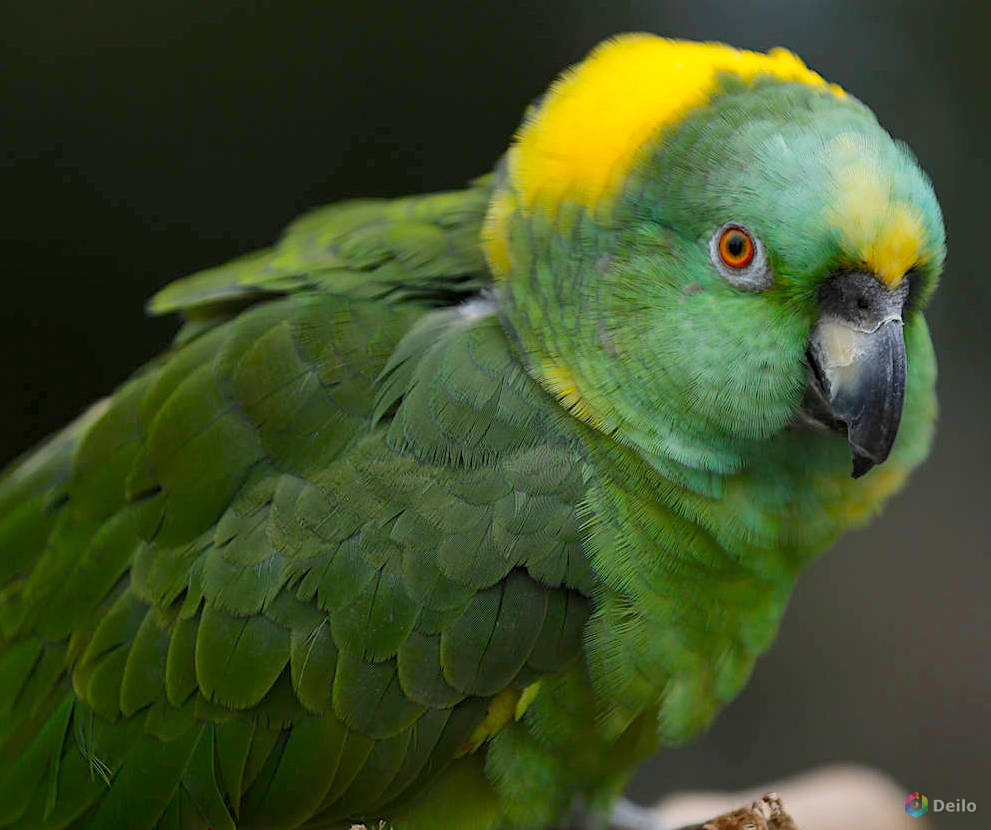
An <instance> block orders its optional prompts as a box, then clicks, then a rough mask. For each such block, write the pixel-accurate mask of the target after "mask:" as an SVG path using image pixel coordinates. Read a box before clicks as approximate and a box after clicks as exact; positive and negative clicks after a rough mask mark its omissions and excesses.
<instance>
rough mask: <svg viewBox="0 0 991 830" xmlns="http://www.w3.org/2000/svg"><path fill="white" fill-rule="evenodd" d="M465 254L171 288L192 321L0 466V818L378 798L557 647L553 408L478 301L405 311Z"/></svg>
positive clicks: (572, 615) (537, 672)
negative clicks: (44, 438)
mask: <svg viewBox="0 0 991 830" xmlns="http://www.w3.org/2000/svg"><path fill="white" fill-rule="evenodd" d="M467 194H468V196H466V202H467V203H468V204H473V203H474V202H473V200H474V199H475V198H476V197H475V196H474V195H473V191H467ZM437 198H438V199H447V200H449V201H450V200H451V197H450V196H444V197H437ZM403 203H404V202H403V200H400V202H399V204H403ZM338 210H339V211H340V213H339V214H336V215H337V216H338V219H340V218H341V217H342V216H343V215H345V214H346V213H347V212H348V211H359V212H360V210H363V208H362V209H359V208H357V207H356V206H353V205H352V206H351V207H349V208H348V207H344V208H340V209H338ZM376 210H377V211H378V212H379V213H380V214H382V213H383V212H384V213H386V214H390V213H391V212H392V211H393V210H398V208H394V207H389V205H388V204H387V203H378V204H377V207H376ZM465 210H466V211H468V212H470V210H469V208H468V207H466V208H465ZM471 210H474V208H471ZM334 211H335V209H333V208H328V209H327V212H326V213H323V214H321V213H317V214H314V215H312V216H311V218H310V219H305V220H301V222H300V223H299V224H298V225H297V226H295V227H296V228H297V230H296V231H292V230H291V231H290V232H289V233H288V234H287V236H286V238H285V240H284V243H283V244H287V243H288V241H289V240H292V239H294V238H295V239H296V243H294V244H298V245H299V246H300V249H303V248H306V245H305V244H304V243H303V239H304V238H305V237H306V235H307V233H309V232H306V233H304V231H305V229H306V228H307V227H309V228H310V229H311V231H312V232H313V235H314V237H313V238H316V236H318V235H319V234H318V233H317V231H316V228H317V227H318V226H319V225H321V223H322V222H323V221H324V219H327V217H330V216H332V215H334ZM320 216H323V217H324V219H319V218H318V217H320ZM336 221H337V220H336V219H335V222H336ZM342 221H343V220H342ZM331 224H333V223H331ZM359 224H360V223H359ZM373 224H374V223H373ZM385 224H386V225H388V223H387V222H386V223H385ZM366 230H368V233H370V234H371V233H373V231H372V230H370V229H368V228H367V227H366ZM379 232H382V233H384V232H385V231H384V230H383V228H382V227H378V230H376V231H374V233H379ZM475 232H476V233H477V226H476V229H475ZM334 234H336V236H335V238H336V239H338V242H337V243H336V244H337V245H338V247H344V248H346V247H347V246H348V245H349V244H351V243H350V242H349V241H348V240H349V237H348V235H347V234H346V233H344V234H341V233H338V232H337V231H335V232H334ZM311 245H312V250H313V251H316V250H318V249H320V245H319V243H317V242H312V243H311ZM413 247H415V246H413ZM454 247H455V248H457V247H458V246H454ZM472 247H477V244H476V243H475V242H473V243H472ZM275 250H276V251H279V250H280V249H279V248H276V249H275ZM274 256H275V255H274V254H273V257H274ZM334 256H336V254H335V255H334ZM304 259H306V258H305V257H303V256H301V257H300V259H299V261H300V262H302V261H303V260H304ZM470 260H471V256H469V254H468V253H465V252H460V253H459V252H458V251H453V252H452V251H450V250H445V251H440V249H431V250H430V252H429V253H424V255H423V259H422V261H421V260H417V259H415V257H412V254H410V253H409V251H407V253H406V254H404V255H403V256H402V257H400V256H398V255H393V256H391V258H388V257H387V258H384V259H383V260H382V261H381V262H380V264H379V266H378V268H379V269H380V270H379V271H377V270H375V269H372V270H370V271H367V272H360V273H364V274H365V281H364V282H363V281H362V280H361V279H359V278H358V277H357V276H355V275H356V274H358V273H359V272H358V271H357V270H353V271H347V273H348V274H350V275H351V277H350V279H351V281H350V282H347V281H342V282H340V283H334V282H333V281H332V280H331V278H330V277H329V276H327V274H326V273H322V272H318V270H305V269H304V268H302V267H301V268H298V269H297V276H296V277H289V276H286V275H284V277H281V278H280V280H282V281H280V282H279V283H278V284H279V286H280V287H279V288H275V287H274V285H275V284H276V283H275V282H273V281H269V280H266V279H261V278H259V279H255V278H249V277H248V276H246V273H245V272H243V271H241V270H240V266H230V271H229V272H228V273H226V275H225V276H223V278H221V274H222V270H223V269H221V271H215V272H213V274H212V275H210V274H205V275H200V276H197V277H193V278H190V279H188V280H185V281H181V282H179V283H176V284H175V285H173V286H170V287H169V288H167V289H166V290H165V291H164V292H163V293H162V294H160V295H158V297H157V298H156V299H155V300H154V301H153V303H152V307H153V309H154V310H156V311H164V310H169V309H184V310H186V311H187V313H190V312H195V311H196V309H210V312H209V314H208V315H207V316H205V317H203V318H202V319H203V320H207V321H208V322H209V325H207V326H206V327H204V328H203V329H202V330H201V331H199V332H197V336H195V337H190V338H188V339H187V340H186V341H185V342H184V343H182V344H178V345H176V346H175V347H174V348H173V349H171V350H170V351H169V352H167V353H166V354H165V355H163V356H162V357H160V358H159V359H157V360H156V361H154V362H152V363H151V364H149V365H148V366H146V367H144V368H143V369H142V370H141V371H139V372H138V373H137V374H136V375H135V376H134V377H133V378H131V379H130V380H129V381H128V382H127V383H125V384H124V385H123V386H122V387H121V388H120V389H119V390H118V391H117V392H116V393H115V394H114V395H113V396H112V397H111V398H109V399H107V400H105V401H103V402H101V403H99V404H97V405H96V406H95V407H93V408H92V409H91V410H90V411H89V412H87V413H85V414H84V415H83V416H82V417H81V418H80V419H79V420H78V421H77V422H76V423H74V424H73V425H70V427H68V428H67V429H66V431H65V432H64V433H62V434H60V435H57V436H55V437H54V438H53V439H51V441H50V442H49V443H48V444H46V445H44V446H42V447H41V448H40V449H39V450H37V451H35V453H34V454H31V455H29V456H27V457H26V458H25V459H23V460H21V461H20V462H19V463H18V464H16V465H14V466H13V467H12V468H11V469H10V470H8V471H7V472H6V473H5V475H4V476H3V477H2V478H0V826H4V827H6V826H32V827H38V826H41V827H65V826H67V825H69V824H74V825H78V826H88V827H94V828H103V827H125V826H126V827H129V828H138V827H147V828H153V827H158V826H161V827H165V826H170V827H176V826H182V827H187V826H189V827H207V826H209V827H212V828H233V827H234V826H235V825H237V826H243V827H250V826H261V827H295V826H300V825H301V824H303V823H304V822H308V821H311V820H312V819H313V818H314V817H319V820H320V822H322V824H321V826H336V825H334V824H333V822H334V821H338V820H344V819H350V818H351V817H361V816H366V815H369V816H374V815H375V811H377V810H379V809H380V808H381V807H382V805H385V804H388V803H390V802H392V801H394V800H395V799H396V798H398V797H399V796H401V795H407V794H410V793H415V792H417V790H418V788H422V786H423V783H424V782H425V781H427V780H433V778H434V777H435V776H437V775H439V774H440V773H441V772H442V771H443V770H444V769H445V768H446V767H448V765H449V764H450V763H451V761H452V759H455V758H456V757H458V756H461V755H466V754H468V755H470V754H471V753H472V752H473V751H474V750H475V749H477V747H478V746H479V745H480V744H481V743H482V742H483V741H484V740H485V739H486V738H488V737H490V736H491V735H492V734H494V733H495V732H497V731H498V730H499V728H500V726H501V725H503V724H504V723H506V722H507V721H509V720H511V718H512V717H513V713H514V706H519V705H522V704H521V703H520V701H521V700H523V701H524V702H525V700H527V699H530V698H532V693H533V688H534V684H535V683H537V682H538V681H539V679H540V678H541V677H542V676H543V675H545V674H547V673H549V672H557V671H560V670H561V669H562V668H563V667H565V666H567V665H568V664H570V663H571V662H573V661H574V660H576V659H577V658H578V655H579V651H580V639H581V631H582V627H583V625H584V622H585V619H586V617H587V614H588V611H589V605H588V601H587V599H586V595H587V594H588V593H589V592H590V591H591V587H592V578H593V577H592V575H591V573H590V571H589V569H588V566H587V563H586V562H585V559H584V555H583V550H582V545H581V541H580V536H579V531H578V519H577V518H576V514H577V511H578V505H579V503H580V501H581V498H582V493H583V489H584V488H583V472H582V464H581V460H580V458H579V457H578V455H577V453H576V451H575V450H574V448H573V446H572V444H571V443H570V442H569V441H568V440H567V439H565V438H563V437H562V431H561V430H560V429H559V426H558V424H557V421H556V419H559V418H560V417H561V415H560V414H558V413H559V410H560V408H559V407H556V406H554V404H553V402H552V401H551V400H550V399H549V398H548V397H547V396H546V394H545V393H544V392H543V390H542V389H541V388H540V387H539V386H538V385H537V384H535V383H534V382H533V381H531V380H530V379H529V378H528V377H527V376H526V374H525V373H524V372H523V371H522V370H521V369H520V368H519V365H518V364H517V363H516V361H515V360H514V359H513V358H512V357H511V355H510V351H509V347H508V344H507V342H506V340H505V337H504V334H503V332H502V329H501V326H500V325H499V323H498V321H497V319H496V318H495V317H494V315H491V314H488V315H486V314H482V315H478V314H477V313H475V312H472V313H467V310H466V308H464V307H450V308H442V309H436V310H432V311H431V310H429V308H427V307H425V306H429V305H431V304H435V303H437V302H439V300H438V296H437V295H432V294H430V292H428V291H427V290H426V289H425V288H424V286H426V285H428V284H429V283H430V280H431V278H430V277H429V273H430V271H431V269H429V268H428V267H427V266H426V265H425V264H422V263H426V262H428V261H434V262H435V263H436V262H440V263H445V265H444V268H443V269H440V268H439V269H438V273H440V272H441V271H445V272H446V273H447V274H448V276H443V275H442V276H441V277H438V278H437V281H436V284H437V285H443V286H447V287H445V288H444V292H453V293H454V294H458V293H459V292H461V291H462V290H464V285H466V284H467V283H468V281H469V280H470V279H476V280H482V279H483V276H482V274H481V272H480V271H478V272H475V276H471V275H470V274H468V277H467V278H465V279H464V280H463V281H462V282H458V279H461V277H459V276H457V274H456V272H458V273H461V272H464V273H467V270H466V269H462V268H460V267H455V263H460V264H464V263H469V262H470ZM272 261H273V262H274V261H275V258H273V260H272ZM307 261H310V260H307ZM312 261H313V262H315V261H316V256H315V255H314V257H313V259H312ZM335 261H336V260H335ZM400 261H402V262H403V263H405V264H406V266H407V267H411V266H410V263H411V262H412V263H414V264H415V265H416V268H417V269H419V270H416V271H415V273H416V274H417V275H418V276H415V277H414V278H412V279H411V281H409V282H408V283H403V282H402V280H400V279H399V277H398V276H396V275H397V274H398V271H397V270H396V269H398V268H399V264H400ZM390 262H391V263H392V267H393V271H392V274H393V276H392V277H389V278H385V277H384V276H382V274H383V273H387V272H388V267H389V266H388V263H390ZM314 268H315V267H314ZM345 270H346V269H345ZM304 271H305V273H304ZM411 273H413V272H411ZM284 274H288V271H287V272H284ZM314 275H316V276H314ZM462 276H463V274H462ZM324 278H326V279H327V280H328V281H327V282H320V280H321V279H324ZM342 279H343V278H342ZM293 280H295V282H294V281H293ZM403 285H406V287H405V288H404V287H403ZM451 285H455V286H457V287H456V288H454V289H451V288H449V286H451ZM372 289H374V290H372ZM281 295H285V296H281ZM428 295H429V296H428ZM444 297H445V299H444V300H443V301H444V302H449V298H448V294H447V293H444ZM263 298H264V301H261V300H262V299H263ZM423 300H426V301H427V302H426V303H424V302H423ZM246 305H251V307H249V308H245V306H246ZM525 689H530V690H531V691H530V694H529V697H527V696H526V693H525V692H524V690H525ZM517 714H518V712H517ZM344 826H348V824H347V823H346V821H345V823H344ZM437 826H442V825H437Z"/></svg>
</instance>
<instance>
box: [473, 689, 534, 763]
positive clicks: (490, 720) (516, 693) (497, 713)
mask: <svg viewBox="0 0 991 830" xmlns="http://www.w3.org/2000/svg"><path fill="white" fill-rule="evenodd" d="M539 691H540V681H539V680H538V681H537V682H536V683H531V684H530V685H529V686H527V687H526V688H525V689H523V690H522V691H521V690H520V689H513V688H508V689H503V690H502V691H501V692H499V694H497V695H496V696H495V697H493V698H492V700H490V701H489V708H488V710H487V711H486V713H485V718H484V719H483V720H482V722H481V723H480V724H479V725H478V726H476V727H475V731H474V732H472V733H471V737H470V738H468V740H467V741H465V743H464V744H463V745H462V746H461V747H460V749H459V751H458V755H459V756H461V755H467V754H468V753H470V752H474V751H475V750H476V749H478V748H479V747H480V746H481V745H482V744H483V743H485V742H486V741H487V740H489V738H491V737H492V736H493V735H495V734H496V733H497V732H498V731H499V730H500V729H502V728H503V727H504V726H505V725H506V724H507V723H509V722H510V721H511V720H519V719H520V718H522V717H523V714H524V713H525V712H526V710H527V707H528V706H529V705H530V704H531V703H532V702H533V699H534V698H535V697H536V696H537V692H539Z"/></svg>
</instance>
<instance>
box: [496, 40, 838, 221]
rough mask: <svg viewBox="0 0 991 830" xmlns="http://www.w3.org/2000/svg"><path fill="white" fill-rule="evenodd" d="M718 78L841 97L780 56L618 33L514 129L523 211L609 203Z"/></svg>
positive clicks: (514, 172) (514, 166) (513, 163)
mask: <svg viewBox="0 0 991 830" xmlns="http://www.w3.org/2000/svg"><path fill="white" fill-rule="evenodd" d="M720 73H731V74H734V75H736V76H737V77H739V78H741V79H742V80H743V81H744V82H748V83H749V82H750V81H752V80H753V79H754V78H756V77H757V76H758V75H769V76H773V77H775V78H779V79H781V80H783V81H794V82H798V83H804V84H809V85H811V86H817V87H823V88H828V89H830V90H831V91H832V92H833V93H835V94H836V95H840V96H842V95H845V93H844V92H843V90H842V89H840V88H839V87H838V86H836V85H835V84H827V83H826V81H824V80H823V79H822V78H821V77H820V76H819V75H818V74H816V73H815V72H813V71H812V70H810V69H808V68H807V67H806V66H805V64H804V63H802V61H801V59H800V58H798V57H797V56H796V55H794V54H792V53H791V52H788V51H786V50H784V49H772V50H771V51H770V52H768V53H767V54H766V55H765V54H763V53H760V52H749V51H743V50H738V49H733V48H732V47H729V46H725V45H723V44H719V43H691V42H686V41H676V40H667V39H665V38H660V37H656V36H654V35H645V34H633V35H623V36H621V37H618V38H615V39H613V40H609V41H606V42H605V43H603V44H601V45H600V46H599V47H597V48H596V49H595V50H594V51H593V52H592V53H591V54H590V55H589V56H588V57H587V58H586V59H585V60H584V61H583V62H582V63H580V64H578V65H577V66H575V67H573V68H571V69H570V70H568V71H566V72H565V73H564V74H563V75H562V76H561V77H560V78H559V79H558V80H557V81H556V82H555V83H554V85H553V86H552V87H551V89H550V91H549V92H548V93H547V95H546V96H545V98H544V100H543V102H542V103H541V105H540V107H539V109H537V110H536V111H535V112H534V113H532V114H531V116H530V117H529V118H528V119H527V121H526V122H525V123H524V125H523V126H522V127H521V128H520V131H519V132H518V134H517V136H516V143H515V144H514V146H513V148H512V150H511V151H510V155H509V170H510V176H511V179H512V185H513V188H514V189H515V190H516V192H517V194H518V196H519V198H520V200H521V201H522V203H523V205H524V206H525V207H527V208H533V207H535V206H538V205H539V206H542V207H544V208H547V209H550V210H553V209H554V208H556V207H557V206H558V205H560V204H561V203H562V202H564V201H565V200H575V201H576V202H578V203H580V204H582V205H584V206H586V207H595V206H598V205H599V204H600V203H602V202H603V201H604V200H607V199H608V197H610V196H611V195H613V194H614V193H615V192H616V191H617V189H618V188H619V187H620V186H621V184H622V182H623V181H624V180H625V178H626V177H627V175H628V174H629V172H630V171H631V170H632V168H633V167H634V165H635V164H636V162H637V160H638V158H639V154H640V153H641V152H642V150H643V149H644V147H645V145H647V144H648V142H649V141H650V140H651V139H652V138H654V137H656V136H657V135H659V134H660V133H661V131H662V130H663V129H664V128H665V127H667V126H669V125H670V124H673V123H676V122H677V121H678V120H680V119H681V118H683V117H684V115H685V114H686V113H687V112H688V111H689V110H691V109H694V108H696V107H699V106H702V105H704V104H705V103H707V102H708V100H709V99H710V97H711V95H712V93H713V90H714V88H715V84H716V81H717V77H718V75H719V74H720Z"/></svg>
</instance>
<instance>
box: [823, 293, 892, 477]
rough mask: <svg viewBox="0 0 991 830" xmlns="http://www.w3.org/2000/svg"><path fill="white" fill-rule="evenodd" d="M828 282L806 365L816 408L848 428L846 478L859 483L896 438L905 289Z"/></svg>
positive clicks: (888, 450)
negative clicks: (850, 463) (849, 459)
mask: <svg viewBox="0 0 991 830" xmlns="http://www.w3.org/2000/svg"><path fill="white" fill-rule="evenodd" d="M831 282H832V284H831V285H830V287H829V289H827V290H824V292H823V298H822V303H821V305H822V307H823V313H822V316H821V317H820V319H819V321H818V322H817V323H816V325H815V328H814V329H813V331H812V336H811V338H810V340H809V348H808V360H809V365H810V368H811V370H812V373H813V375H814V378H815V386H817V387H818V389H816V390H815V391H816V392H817V393H818V395H819V397H820V398H821V404H825V408H826V409H827V410H828V413H829V415H831V416H832V418H833V419H835V421H839V422H842V424H844V425H845V426H846V434H847V440H848V441H849V442H850V452H851V455H852V456H853V473H852V475H853V477H854V478H859V477H860V476H862V475H864V474H865V473H866V472H868V471H869V470H870V469H871V468H872V467H874V466H875V465H877V464H881V463H882V462H883V461H884V460H885V459H886V458H887V457H888V454H889V453H890V452H891V447H892V445H893V444H894V442H895V437H896V436H897V435H898V425H899V423H900V422H901V417H902V407H903V405H904V403H905V376H906V364H905V338H904V336H903V334H902V317H901V314H902V306H903V305H904V301H905V296H906V294H907V285H904V286H903V290H900V291H899V290H896V291H891V290H889V289H887V288H885V287H884V286H883V285H881V284H880V283H879V282H878V281H877V280H876V279H875V278H874V277H873V276H871V275H867V274H861V273H855V274H845V275H842V276H839V277H836V278H835V279H834V280H832V281H831Z"/></svg>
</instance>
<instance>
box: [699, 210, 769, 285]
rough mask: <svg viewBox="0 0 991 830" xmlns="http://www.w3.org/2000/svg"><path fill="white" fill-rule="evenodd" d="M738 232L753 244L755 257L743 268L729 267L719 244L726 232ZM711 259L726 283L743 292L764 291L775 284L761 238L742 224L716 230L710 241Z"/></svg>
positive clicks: (722, 226) (725, 225)
mask: <svg viewBox="0 0 991 830" xmlns="http://www.w3.org/2000/svg"><path fill="white" fill-rule="evenodd" d="M730 230H738V231H741V232H743V233H744V234H745V235H746V236H747V238H748V239H749V240H750V242H751V243H752V244H753V247H754V250H753V256H752V258H751V259H750V262H749V263H747V265H746V266H745V267H743V268H734V267H732V266H730V265H727V264H726V262H725V260H724V259H723V256H722V253H721V252H720V249H719V243H720V241H721V240H722V238H723V234H725V233H726V231H730ZM709 259H710V260H712V264H713V265H714V266H715V268H716V270H717V271H718V272H719V274H720V275H721V276H722V278H723V279H724V280H726V282H728V283H729V284H730V285H734V286H736V287H737V288H739V289H741V290H742V291H763V290H764V289H765V288H770V287H771V286H772V285H773V284H774V280H773V279H772V276H771V271H770V269H769V268H768V267H767V254H766V252H765V251H764V243H763V242H761V241H760V237H759V236H757V234H755V233H754V232H753V231H751V230H750V229H749V228H748V227H747V226H746V225H744V224H742V223H740V222H726V223H724V224H722V225H720V226H719V227H718V228H716V231H715V233H713V234H712V238H711V239H710V240H709Z"/></svg>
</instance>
